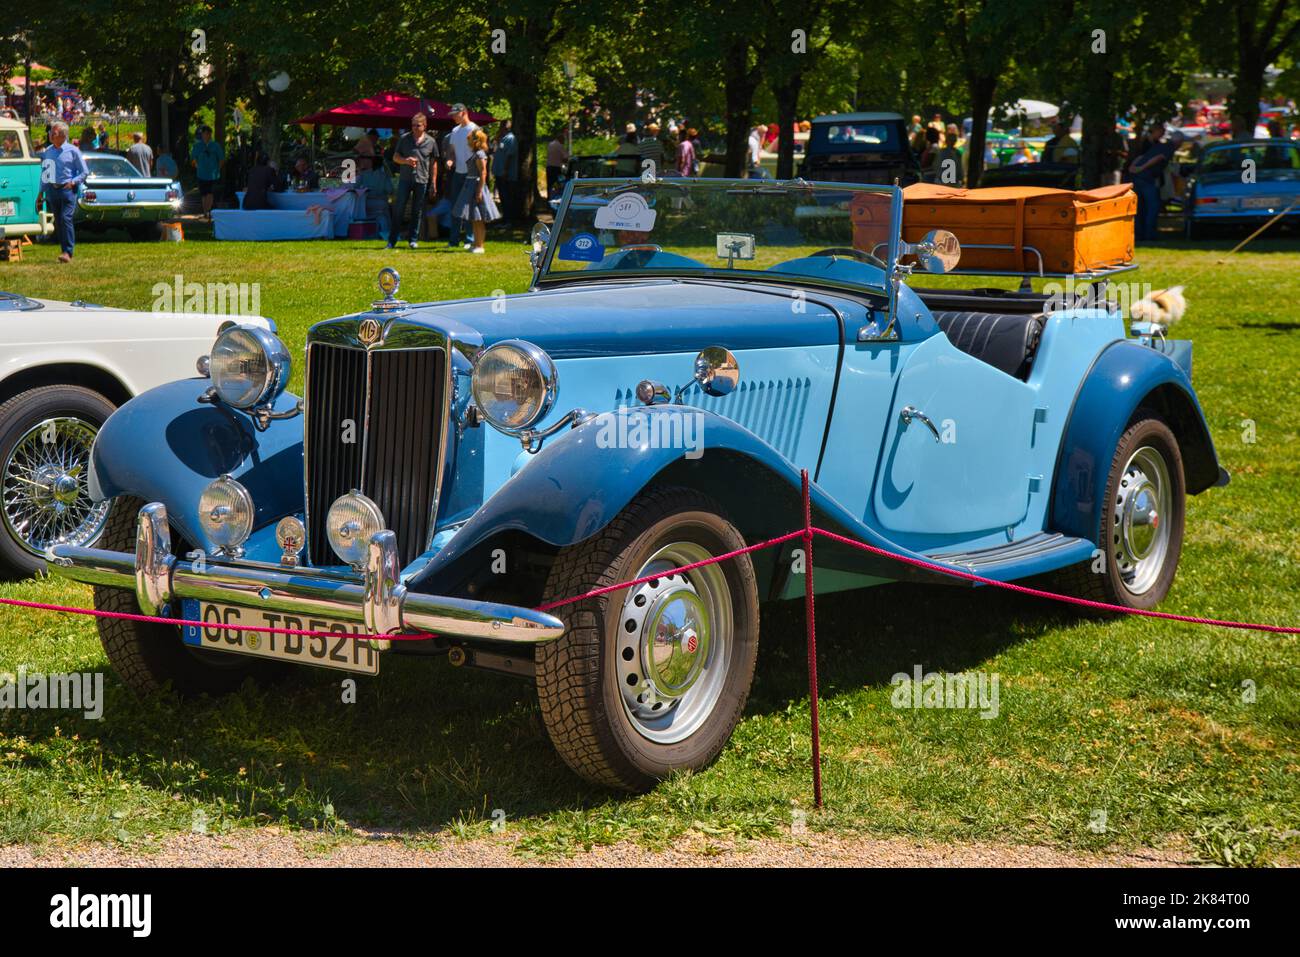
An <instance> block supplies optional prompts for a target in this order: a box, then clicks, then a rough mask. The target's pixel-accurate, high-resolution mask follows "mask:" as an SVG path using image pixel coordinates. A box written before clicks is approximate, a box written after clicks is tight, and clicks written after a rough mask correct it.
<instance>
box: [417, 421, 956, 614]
mask: <svg viewBox="0 0 1300 957" xmlns="http://www.w3.org/2000/svg"><path fill="white" fill-rule="evenodd" d="M634 411H635V412H636V413H642V414H646V415H682V414H689V415H697V414H698V415H700V416H702V417H703V418H702V423H703V425H702V432H700V433H698V434H701V435H702V436H703V438H704V443H703V447H704V452H703V455H701V456H700V457H699V458H697V459H694V460H692V459H687V458H686V457H685V455H684V451H683V450H682V449H681V448H654V447H651V446H649V445H642V446H639V447H631V448H611V447H608V443H607V442H606V443H604V444H601V443H600V442H599V441H598V440H599V437H600V436H601V434H602V430H606V435H609V434H614V432H615V430H616V423H617V419H618V416H619V415H620V413H618V412H606V413H603V414H601V415H598V416H596V417H595V418H593V419H591V420H589V421H588V422H586V423H584V424H583V425H581V426H579V427H578V428H576V429H572V430H569V431H566V432H562V433H559V434H557V435H555V436H552V437H551V438H549V439H547V440H546V442H545V444H544V445H543V447H542V450H541V451H540V452H538V453H537V454H536V456H535V457H534V458H533V460H532V461H531V462H529V463H528V464H527V465H526V466H525V467H524V468H523V469H521V470H520V471H518V472H516V473H515V474H514V475H513V476H511V477H510V479H509V480H508V481H507V482H506V483H505V484H504V485H502V486H501V488H500V489H498V490H497V492H496V494H494V495H493V496H492V497H491V498H490V499H488V500H487V501H486V502H485V503H484V504H483V506H482V507H481V508H480V509H479V510H478V511H477V512H475V513H474V515H473V517H472V518H470V519H469V521H468V522H466V523H465V525H464V526H462V527H461V528H460V529H459V530H458V531H457V533H456V535H455V536H454V537H453V538H452V540H451V541H450V542H449V543H448V544H447V546H446V547H445V548H443V549H442V550H441V551H439V552H438V553H437V554H436V555H435V556H434V557H433V559H432V560H431V561H430V563H429V564H428V565H427V566H426V567H425V568H424V569H423V570H422V571H421V572H420V573H419V574H418V575H417V576H416V577H415V579H414V580H413V581H412V582H410V583H408V584H409V587H411V588H412V589H414V590H417V591H418V590H420V585H421V583H422V582H426V581H431V580H433V579H435V578H437V577H438V576H439V575H441V574H444V573H446V574H448V575H449V577H453V578H454V577H455V573H454V572H453V571H452V569H453V568H454V567H455V566H456V564H457V563H458V562H460V561H462V560H464V559H465V558H466V557H467V556H469V555H471V554H472V553H473V552H474V550H475V549H476V547H478V546H482V545H484V543H488V542H490V541H491V540H492V539H494V538H495V537H496V536H498V535H501V534H503V533H508V532H512V531H517V532H523V533H526V534H528V535H530V536H532V537H534V538H537V539H540V540H542V541H543V542H546V543H548V544H550V545H554V546H564V545H572V544H575V543H577V542H581V541H583V540H584V539H587V538H590V537H591V536H592V535H595V534H596V533H597V532H599V531H600V530H601V529H603V528H604V527H605V526H606V525H607V524H609V522H610V520H611V519H613V518H614V516H616V515H617V514H618V513H619V512H620V511H621V510H622V509H623V508H624V507H625V506H626V505H627V504H628V503H629V502H631V501H632V499H633V498H635V497H636V496H637V495H638V494H639V493H640V492H641V491H642V489H644V488H645V487H646V486H648V485H650V484H652V483H655V482H659V483H665V484H673V485H686V486H690V487H696V488H700V489H701V490H702V491H706V492H708V493H709V494H710V495H711V496H712V497H713V498H714V499H715V500H717V501H718V502H719V503H720V504H721V505H722V506H723V508H724V509H726V510H727V512H728V514H729V516H730V518H731V519H732V521H733V522H734V523H735V524H736V525H737V526H738V527H739V528H740V530H741V531H742V532H743V533H744V534H745V536H746V538H747V539H749V540H751V541H753V540H755V539H762V538H767V537H775V536H777V535H780V534H782V533H785V532H790V531H793V530H795V529H797V528H800V527H802V525H803V514H802V503H801V492H800V476H799V469H798V468H797V467H796V466H795V465H794V463H792V462H791V461H789V460H788V459H786V458H785V457H784V456H782V455H781V454H780V453H779V452H777V451H776V450H775V449H773V448H772V447H771V446H770V445H768V444H767V443H766V442H764V441H763V440H762V439H760V438H758V437H757V436H756V435H754V434H753V433H752V432H749V431H748V430H746V429H744V428H742V427H741V426H739V425H737V424H736V423H735V422H733V421H731V420H730V419H725V418H722V417H721V416H718V415H715V414H713V413H711V412H705V411H702V410H699V409H694V408H689V407H683V406H654V407H648V408H638V409H636V410H634ZM660 434H664V433H660ZM864 481H865V479H864ZM811 504H812V510H813V522H814V524H817V525H819V526H821V527H823V528H827V529H829V530H833V531H837V532H839V533H841V534H844V535H848V536H851V537H854V538H858V539H861V540H863V541H865V542H867V543H868V544H871V545H875V546H877V547H880V548H885V549H888V550H890V551H891V552H898V553H902V554H904V555H913V553H912V552H910V551H908V550H907V549H904V548H901V547H900V546H898V545H896V544H895V543H893V542H892V541H890V540H888V539H887V538H885V537H884V536H882V535H881V534H880V533H879V532H878V531H876V530H875V529H872V528H869V527H867V526H865V525H863V524H862V523H861V522H860V521H858V519H857V518H855V517H854V516H853V515H852V514H851V513H849V512H847V511H845V510H844V508H843V507H842V506H840V505H839V503H838V502H836V501H835V500H834V499H833V498H831V497H830V496H828V495H827V494H826V493H825V492H823V491H822V490H821V489H820V488H819V487H817V486H816V485H813V487H812V490H811ZM816 554H817V564H818V566H819V567H820V566H822V565H823V564H824V559H826V560H830V559H831V557H832V556H834V555H836V554H838V555H839V559H840V562H839V563H840V564H841V566H842V567H848V568H852V569H854V570H860V571H862V572H863V573H864V574H870V575H876V576H878V577H880V578H888V579H892V580H906V581H927V582H936V581H943V582H945V583H950V582H951V579H948V578H947V577H945V576H942V575H940V574H938V573H934V572H927V571H923V570H920V569H915V568H912V567H911V566H907V565H902V564H900V563H898V562H895V561H892V560H889V559H883V558H877V557H874V556H872V555H869V554H866V553H864V552H861V551H853V552H852V553H851V554H850V553H847V552H845V550H844V547H843V546H838V545H835V544H833V543H830V542H828V541H827V540H826V539H819V540H818V542H817V546H816ZM914 557H921V556H914Z"/></svg>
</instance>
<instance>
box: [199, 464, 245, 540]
mask: <svg viewBox="0 0 1300 957" xmlns="http://www.w3.org/2000/svg"><path fill="white" fill-rule="evenodd" d="M199 525H200V526H202V528H203V534H204V535H206V536H207V537H208V541H209V542H210V543H211V544H212V546H213V547H214V548H216V549H218V550H219V551H223V552H234V551H235V550H237V549H238V548H239V546H241V545H243V544H244V542H245V541H247V540H248V536H249V535H251V534H252V533H253V496H251V495H249V494H248V489H246V488H244V486H242V485H240V484H239V483H238V482H236V481H235V480H234V479H232V478H231V477H230V476H229V475H223V476H221V478H219V479H216V480H214V481H212V482H210V483H209V484H208V487H207V488H205V489H204V490H203V494H202V495H200V496H199Z"/></svg>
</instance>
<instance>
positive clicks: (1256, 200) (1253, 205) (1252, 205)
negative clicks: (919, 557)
mask: <svg viewBox="0 0 1300 957" xmlns="http://www.w3.org/2000/svg"><path fill="white" fill-rule="evenodd" d="M1283 205H1285V204H1284V203H1283V202H1282V197H1281V196H1245V197H1243V198H1242V200H1241V208H1242V209H1272V208H1274V207H1275V206H1283Z"/></svg>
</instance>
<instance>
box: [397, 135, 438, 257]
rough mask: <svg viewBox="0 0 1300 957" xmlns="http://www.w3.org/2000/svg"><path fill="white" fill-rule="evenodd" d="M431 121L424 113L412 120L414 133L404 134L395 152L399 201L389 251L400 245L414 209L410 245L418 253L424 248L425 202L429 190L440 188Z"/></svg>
mask: <svg viewBox="0 0 1300 957" xmlns="http://www.w3.org/2000/svg"><path fill="white" fill-rule="evenodd" d="M428 126H429V119H428V117H426V116H425V115H424V114H423V113H416V114H415V115H414V116H413V117H411V132H409V133H403V134H402V137H401V139H399V140H398V141H397V148H396V149H395V150H393V163H394V164H396V166H397V168H398V170H399V172H398V174H397V201H396V203H395V204H394V205H393V222H392V229H391V230H389V233H388V248H389V249H392V248H393V247H394V246H396V245H397V238H398V236H399V235H401V232H402V229H403V228H404V227H405V225H406V221H407V220H406V208H407V205H408V204H409V205H410V207H411V220H410V222H411V226H410V229H409V231H408V233H407V237H406V240H407V245H408V246H410V248H411V249H417V248H418V247H419V245H420V242H419V236H420V223H421V222H423V221H424V200H425V197H426V196H428V194H429V189H430V188H433V189H434V190H436V189H437V188H438V142H437V140H435V139H434V138H433V137H432V136H430V135H429V134H428V133H427V132H426V130H427V129H428Z"/></svg>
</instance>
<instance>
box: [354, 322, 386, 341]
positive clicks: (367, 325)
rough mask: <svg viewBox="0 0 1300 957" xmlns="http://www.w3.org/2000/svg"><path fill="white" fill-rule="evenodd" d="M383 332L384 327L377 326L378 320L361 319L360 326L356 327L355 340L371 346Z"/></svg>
mask: <svg viewBox="0 0 1300 957" xmlns="http://www.w3.org/2000/svg"><path fill="white" fill-rule="evenodd" d="M383 331H384V327H383V326H381V325H380V324H379V320H378V319H362V320H361V325H360V326H358V327H357V338H358V339H360V340H361V342H362V343H363V344H364V345H367V346H373V345H374V344H375V343H376V342H378V341H379V337H380V336H381V335H382V334H383Z"/></svg>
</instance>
